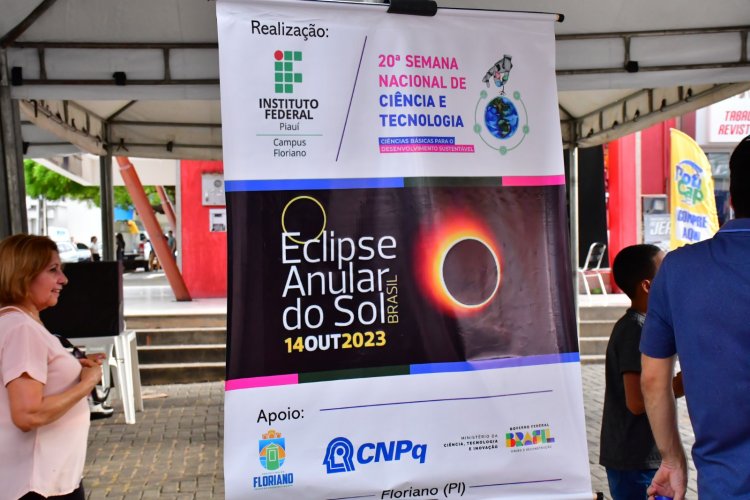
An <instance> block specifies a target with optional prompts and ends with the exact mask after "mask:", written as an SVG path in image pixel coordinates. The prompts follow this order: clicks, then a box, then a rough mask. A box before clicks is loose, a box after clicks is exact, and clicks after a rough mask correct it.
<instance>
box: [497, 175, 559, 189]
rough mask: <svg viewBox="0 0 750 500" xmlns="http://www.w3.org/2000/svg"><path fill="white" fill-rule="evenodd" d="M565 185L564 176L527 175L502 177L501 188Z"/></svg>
mask: <svg viewBox="0 0 750 500" xmlns="http://www.w3.org/2000/svg"><path fill="white" fill-rule="evenodd" d="M561 184H565V176H564V175H529V176H520V175H519V176H510V175H509V176H507V177H503V186H514V187H515V186H559V185H561Z"/></svg>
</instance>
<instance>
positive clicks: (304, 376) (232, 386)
mask: <svg viewBox="0 0 750 500" xmlns="http://www.w3.org/2000/svg"><path fill="white" fill-rule="evenodd" d="M579 361H580V355H579V353H577V352H567V353H561V354H544V355H541V356H523V357H518V358H502V359H488V360H483V361H459V362H455V363H425V364H419V365H411V366H407V365H399V366H382V367H378V368H355V369H351V370H331V371H323V372H311V373H299V374H297V373H294V374H289V375H270V376H267V377H252V378H240V379H235V380H227V382H226V384H225V386H224V389H225V390H226V391H234V390H238V389H254V388H256V387H272V386H279V385H296V384H309V383H313V382H330V381H332V380H350V379H361V378H373V377H393V376H399V375H423V374H427V373H451V372H467V371H478V370H494V369H498V368H513V367H519V366H539V365H551V364H557V363H576V362H579Z"/></svg>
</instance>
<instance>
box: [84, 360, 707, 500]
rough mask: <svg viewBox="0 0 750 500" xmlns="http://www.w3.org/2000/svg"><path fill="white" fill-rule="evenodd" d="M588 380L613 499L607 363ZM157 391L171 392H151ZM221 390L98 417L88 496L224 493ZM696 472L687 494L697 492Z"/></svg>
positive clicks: (598, 483)
mask: <svg viewBox="0 0 750 500" xmlns="http://www.w3.org/2000/svg"><path fill="white" fill-rule="evenodd" d="M583 387H584V404H585V407H586V427H587V434H588V444H589V458H590V462H591V464H592V465H591V479H592V485H593V488H594V491H603V492H605V496H606V497H607V498H609V496H608V489H607V486H606V475H605V473H604V469H603V468H602V467H601V466H599V465H597V462H598V457H599V428H600V421H601V409H602V403H603V400H604V366H603V365H591V366H584V367H583ZM160 395H166V397H155V398H150V397H151V396H160ZM223 396H224V390H223V384H222V383H207V384H188V385H171V386H151V387H148V388H147V389H146V397H147V398H150V399H147V400H146V401H145V402H144V404H145V412H144V413H139V414H138V423H137V424H135V425H125V422H124V419H123V417H122V412H121V411H118V412H117V414H116V416H115V417H113V418H111V419H107V420H100V421H95V422H93V423H92V427H91V434H90V439H89V452H88V459H87V465H86V470H85V485H86V488H87V490H88V497H89V499H91V500H96V499H119V500H137V499H150V498H159V499H170V500H171V499H175V500H202V499H208V498H224V473H223V463H222V462H223V453H222V440H223V435H224V434H223V420H224V413H223ZM115 407H116V408H118V409H119V405H118V404H117V403H116V404H115ZM679 407H680V428H681V433H682V436H683V442H684V443H685V444H686V445H687V446H690V445H692V442H693V435H692V430H691V428H690V422H689V421H688V418H687V410H686V409H685V404H684V401H681V402H680V405H679ZM691 467H692V465H691ZM691 474H692V477H691V483H690V491H689V492H688V498H697V493H696V489H695V471H694V470H692V472H691Z"/></svg>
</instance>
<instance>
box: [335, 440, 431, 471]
mask: <svg viewBox="0 0 750 500" xmlns="http://www.w3.org/2000/svg"><path fill="white" fill-rule="evenodd" d="M426 459H427V445H426V444H415V443H414V442H412V441H410V440H408V439H403V440H400V441H388V442H383V441H381V442H378V443H363V444H361V445H359V446H358V447H356V449H355V446H354V445H353V444H352V442H351V441H349V440H348V439H347V438H345V437H337V438H334V439H332V440H331V442H330V443H328V447H327V448H326V456H325V458H324V459H323V465H325V466H326V472H327V473H328V474H335V473H337V472H352V471H354V470H355V468H356V466H355V463H356V464H358V465H367V464H371V463H373V462H398V461H400V460H413V461H415V462H419V463H420V464H423V463H424V462H425V460H426Z"/></svg>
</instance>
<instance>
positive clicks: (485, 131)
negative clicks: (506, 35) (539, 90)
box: [474, 54, 529, 155]
mask: <svg viewBox="0 0 750 500" xmlns="http://www.w3.org/2000/svg"><path fill="white" fill-rule="evenodd" d="M512 59H513V58H512V56H509V55H508V54H505V55H504V56H503V57H502V58H501V59H500V60H498V61H497V62H496V63H495V64H493V65H492V66H490V68H489V69H488V70H487V72H486V73H485V74H484V76H483V77H482V82H484V83H485V84H486V85H487V88H488V89H489V88H490V87H491V86H492V85H494V89H495V90H496V91H497V93H495V92H492V91H487V90H482V91H481V92H480V93H479V99H478V100H477V105H476V108H475V109H474V132H476V133H477V134H478V135H479V137H480V138H481V139H482V142H484V143H485V144H486V145H487V146H488V147H490V148H492V149H495V150H497V151H498V152H499V153H500V154H501V155H505V154H507V153H508V152H509V151H512V150H514V149H516V148H517V147H518V146H520V145H521V143H522V142H523V140H524V139H525V138H526V136H527V135H528V133H529V124H528V122H529V117H528V113H527V111H526V105H525V104H524V103H523V100H522V99H521V93H520V92H519V91H515V92H513V95H512V98H511V97H508V96H507V95H506V94H505V91H506V85H507V84H508V82H509V81H510V72H511V70H512V69H513V61H512ZM519 107H520V109H521V110H522V112H523V113H522V115H521V114H519V111H518V110H519ZM519 128H520V133H518V132H519Z"/></svg>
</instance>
